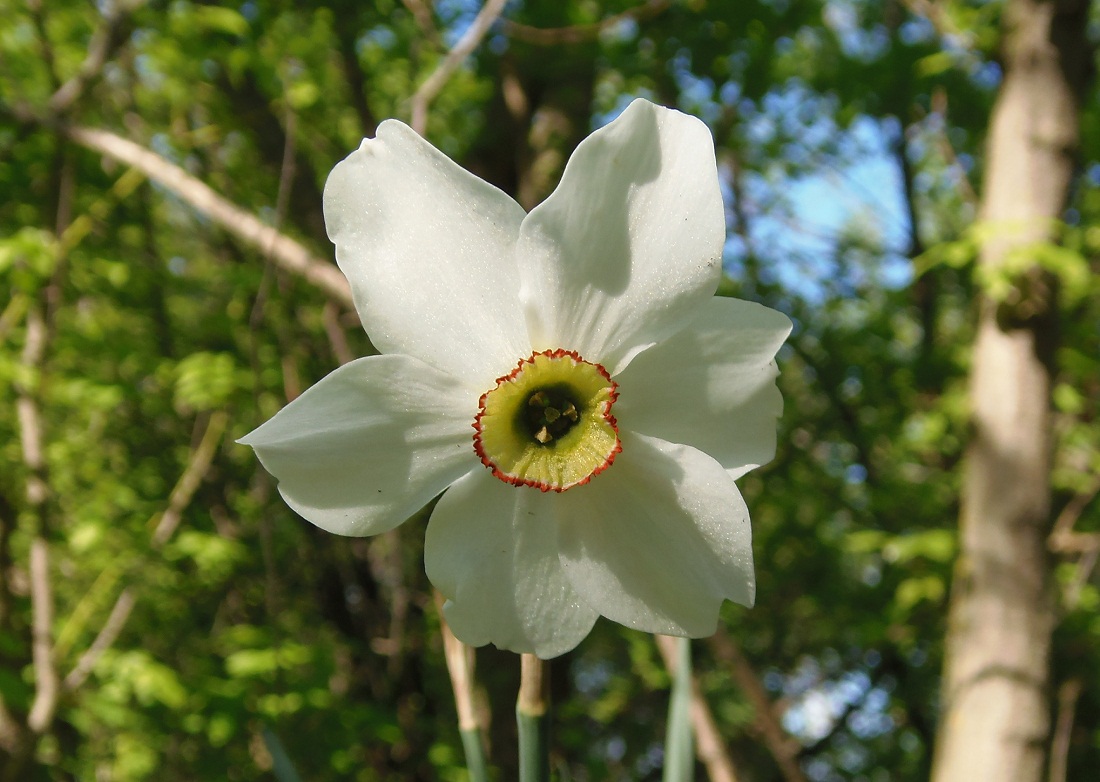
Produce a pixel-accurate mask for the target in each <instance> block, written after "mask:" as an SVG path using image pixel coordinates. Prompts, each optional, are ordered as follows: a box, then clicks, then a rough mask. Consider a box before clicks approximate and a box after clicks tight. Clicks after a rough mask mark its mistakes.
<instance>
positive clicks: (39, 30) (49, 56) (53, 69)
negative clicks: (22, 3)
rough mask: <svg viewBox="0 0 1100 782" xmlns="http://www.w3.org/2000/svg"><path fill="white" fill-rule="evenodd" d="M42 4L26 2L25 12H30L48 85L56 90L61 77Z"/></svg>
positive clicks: (38, 0) (59, 84)
mask: <svg viewBox="0 0 1100 782" xmlns="http://www.w3.org/2000/svg"><path fill="white" fill-rule="evenodd" d="M42 4H43V3H42V0H27V10H28V11H30V14H31V22H33V24H34V31H35V33H36V34H37V35H38V42H39V43H40V44H41V46H42V62H44V63H45V65H46V72H47V73H48V74H49V75H50V83H51V84H52V85H53V86H54V88H55V89H56V88H57V87H59V86H61V77H60V76H59V75H58V72H57V58H56V57H55V56H54V51H53V43H52V42H51V41H50V36H49V33H48V31H47V30H46V17H45V16H44V15H43V14H42Z"/></svg>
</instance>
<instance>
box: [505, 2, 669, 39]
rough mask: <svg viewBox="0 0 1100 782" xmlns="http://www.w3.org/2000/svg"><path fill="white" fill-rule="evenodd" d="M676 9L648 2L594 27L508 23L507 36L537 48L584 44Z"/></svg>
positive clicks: (659, 3) (666, 3)
mask: <svg viewBox="0 0 1100 782" xmlns="http://www.w3.org/2000/svg"><path fill="white" fill-rule="evenodd" d="M670 5H672V1H671V0H646V2H644V3H642V4H641V5H638V6H635V7H634V8H628V9H627V10H625V11H623V12H622V13H618V14H615V15H614V16H609V17H607V18H606V19H601V20H600V21H598V22H595V23H594V24H576V25H571V26H569V27H531V26H530V25H526V24H520V23H519V22H512V21H509V20H507V19H506V20H505V21H504V34H505V35H507V36H508V37H509V38H515V39H517V40H520V41H523V42H525V43H531V44H534V45H536V46H557V45H558V44H563V43H580V42H582V41H590V40H592V39H594V38H597V37H599V35H600V33H602V32H603V31H604V30H606V29H608V28H609V27H614V26H615V25H617V24H619V23H620V22H624V21H627V20H631V19H632V20H634V21H635V22H641V21H643V20H645V19H652V18H653V17H655V16H658V15H659V14H662V13H664V12H665V11H666V10H667V9H668V7H669V6H670Z"/></svg>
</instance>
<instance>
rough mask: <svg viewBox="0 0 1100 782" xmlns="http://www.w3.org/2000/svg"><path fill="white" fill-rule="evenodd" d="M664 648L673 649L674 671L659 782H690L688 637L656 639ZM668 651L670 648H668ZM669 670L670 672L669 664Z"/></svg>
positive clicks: (692, 774)
mask: <svg viewBox="0 0 1100 782" xmlns="http://www.w3.org/2000/svg"><path fill="white" fill-rule="evenodd" d="M657 643H658V644H662V643H663V644H664V645H665V647H666V649H667V648H668V647H669V646H671V647H673V648H674V649H675V658H674V663H673V664H674V665H675V672H674V675H673V678H672V692H671V693H669V699H668V727H667V731H666V733H665V767H664V772H663V774H662V775H661V779H662V782H689V781H690V780H692V779H694V778H695V752H694V751H693V749H692V743H693V742H692V730H691V641H690V640H688V639H687V638H672V639H662V638H658V639H657ZM669 651H671V649H670V650H669ZM669 668H670V671H669V673H673V670H671V669H672V665H669Z"/></svg>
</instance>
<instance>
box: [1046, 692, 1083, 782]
mask: <svg viewBox="0 0 1100 782" xmlns="http://www.w3.org/2000/svg"><path fill="white" fill-rule="evenodd" d="M1082 690H1084V683H1083V682H1082V681H1081V679H1079V678H1073V679H1068V680H1066V681H1064V682H1062V686H1061V687H1059V688H1058V716H1057V717H1056V718H1055V722H1054V738H1053V740H1052V741H1051V743H1050V776H1049V777H1048V779H1049V780H1050V782H1066V772H1067V770H1068V768H1069V746H1070V739H1071V738H1072V736H1073V719H1074V714H1075V712H1076V711H1077V700H1078V699H1079V698H1080V697H1081V692H1082Z"/></svg>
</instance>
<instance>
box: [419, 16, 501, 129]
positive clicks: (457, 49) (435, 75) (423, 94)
mask: <svg viewBox="0 0 1100 782" xmlns="http://www.w3.org/2000/svg"><path fill="white" fill-rule="evenodd" d="M505 2H506V0H486V2H485V5H483V6H482V7H481V10H480V11H478V13H477V16H476V17H474V21H473V22H471V23H470V26H469V27H468V28H467V29H466V32H465V33H463V35H462V37H461V38H460V39H459V40H458V43H456V44H455V45H454V48H452V49H451V50H450V51H449V52H447V56H446V57H444V58H443V61H442V62H441V63H439V65H438V66H437V67H436V69H435V70H434V71H432V74H431V75H430V76H429V77H428V78H427V79H426V80H425V81H424V83H423V84H421V85H420V87H419V88H417V90H416V92H415V93H414V94H413V96H412V127H413V130H415V131H416V132H417V133H419V134H420V135H421V136H423V135H424V132H425V131H426V130H427V128H428V106H429V105H430V104H431V102H432V99H434V98H435V96H436V95H438V94H439V91H440V90H442V89H443V85H444V84H446V83H447V80H448V79H450V78H451V75H452V74H453V73H454V72H455V71H456V70H457V69H458V66H459V65H461V64H462V61H463V60H465V59H466V57H468V56H469V55H470V53H471V52H473V50H474V49H476V48H477V46H478V44H479V43H481V39H482V38H484V37H485V33H487V32H489V28H490V27H492V26H493V22H495V21H496V20H497V18H498V17H499V16H500V14H501V12H502V11H503V10H504V4H505Z"/></svg>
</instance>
